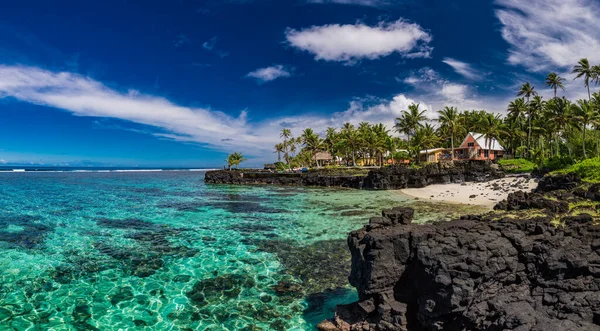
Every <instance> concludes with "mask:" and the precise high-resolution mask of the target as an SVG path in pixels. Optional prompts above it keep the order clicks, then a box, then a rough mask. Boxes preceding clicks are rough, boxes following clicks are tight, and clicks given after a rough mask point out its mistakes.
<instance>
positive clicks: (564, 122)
mask: <svg viewBox="0 0 600 331" xmlns="http://www.w3.org/2000/svg"><path fill="white" fill-rule="evenodd" d="M572 110H573V107H572V104H571V102H570V101H569V100H567V99H566V98H565V97H562V98H556V99H552V100H550V101H549V102H548V104H547V106H546V114H545V116H546V123H547V124H548V125H549V126H551V127H552V128H553V129H554V131H555V134H556V136H555V139H554V140H555V143H556V156H560V148H559V143H558V142H559V137H560V135H561V134H562V135H563V136H564V135H565V131H567V128H568V127H569V126H571V125H572V123H573V112H572ZM566 145H567V149H568V151H569V157H571V159H572V155H571V146H570V144H569V142H568V141H566Z"/></svg>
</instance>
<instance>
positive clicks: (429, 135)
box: [413, 123, 439, 158]
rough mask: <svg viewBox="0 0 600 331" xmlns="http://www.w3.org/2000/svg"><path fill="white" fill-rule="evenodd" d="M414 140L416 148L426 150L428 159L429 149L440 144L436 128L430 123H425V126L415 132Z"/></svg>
mask: <svg viewBox="0 0 600 331" xmlns="http://www.w3.org/2000/svg"><path fill="white" fill-rule="evenodd" d="M413 139H414V145H415V147H417V146H418V147H420V148H423V149H424V150H425V157H426V158H427V154H428V151H429V149H431V148H433V147H435V145H436V144H437V143H438V142H439V138H438V136H437V135H436V134H435V129H434V127H433V126H432V125H431V124H429V123H425V125H424V126H421V127H419V128H418V129H417V130H416V131H415V134H414V136H413ZM417 153H418V152H417ZM417 158H418V154H417Z"/></svg>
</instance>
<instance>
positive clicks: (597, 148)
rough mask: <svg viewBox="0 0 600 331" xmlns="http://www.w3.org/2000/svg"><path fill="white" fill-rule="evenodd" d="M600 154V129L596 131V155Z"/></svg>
mask: <svg viewBox="0 0 600 331" xmlns="http://www.w3.org/2000/svg"><path fill="white" fill-rule="evenodd" d="M598 155H600V147H598V131H596V156H598Z"/></svg>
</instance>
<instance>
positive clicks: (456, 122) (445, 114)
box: [438, 106, 461, 160]
mask: <svg viewBox="0 0 600 331" xmlns="http://www.w3.org/2000/svg"><path fill="white" fill-rule="evenodd" d="M438 114H439V117H438V122H440V125H441V127H442V128H445V129H446V131H447V132H448V135H449V136H450V147H451V148H452V160H454V136H455V135H456V133H457V131H458V130H459V129H460V128H461V121H460V117H459V114H458V109H457V108H456V107H448V106H446V107H444V109H442V110H440V111H438Z"/></svg>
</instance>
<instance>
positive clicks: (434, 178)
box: [204, 161, 504, 190]
mask: <svg viewBox="0 0 600 331" xmlns="http://www.w3.org/2000/svg"><path fill="white" fill-rule="evenodd" d="M502 177H504V173H503V172H502V171H501V170H499V168H498V167H497V165H495V164H492V163H490V162H487V161H454V162H441V163H431V164H427V165H424V166H423V167H421V168H413V167H408V166H392V167H384V168H379V169H373V170H371V171H369V173H368V174H367V175H360V174H358V175H349V174H346V173H344V172H340V173H339V174H336V173H335V172H331V171H325V170H316V171H311V172H309V173H305V174H301V173H272V172H264V171H251V170H249V171H243V170H233V171H227V170H218V171H209V172H207V173H206V175H205V177H204V181H205V182H206V183H209V184H262V185H265V184H274V185H288V186H324V187H347V188H354V189H369V190H389V189H403V188H409V187H424V186H427V185H431V184H447V183H462V182H465V181H475V182H482V181H487V180H491V179H497V178H502Z"/></svg>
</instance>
